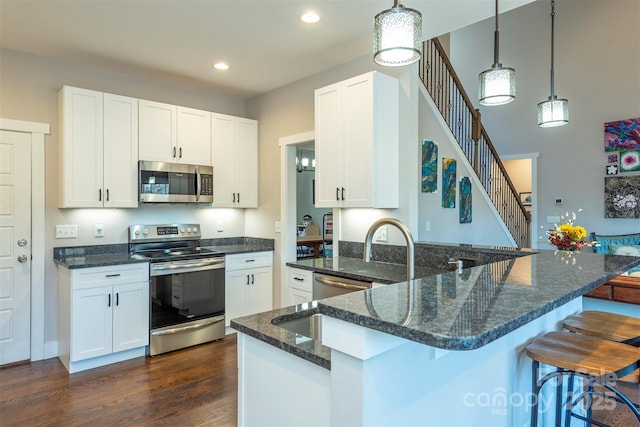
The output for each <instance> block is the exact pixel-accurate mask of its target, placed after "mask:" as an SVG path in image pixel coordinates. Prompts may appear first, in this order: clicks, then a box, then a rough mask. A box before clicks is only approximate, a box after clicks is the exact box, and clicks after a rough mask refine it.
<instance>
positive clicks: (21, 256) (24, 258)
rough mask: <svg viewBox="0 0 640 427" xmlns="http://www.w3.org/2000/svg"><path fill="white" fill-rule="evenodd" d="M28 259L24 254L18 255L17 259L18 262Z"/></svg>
mask: <svg viewBox="0 0 640 427" xmlns="http://www.w3.org/2000/svg"><path fill="white" fill-rule="evenodd" d="M28 259H29V257H28V256H26V255H25V254H22V255H20V256H18V261H19V262H27V260H28Z"/></svg>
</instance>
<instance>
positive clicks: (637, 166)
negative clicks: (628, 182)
mask: <svg viewBox="0 0 640 427" xmlns="http://www.w3.org/2000/svg"><path fill="white" fill-rule="evenodd" d="M634 171H640V150H635V151H621V152H620V172H634Z"/></svg>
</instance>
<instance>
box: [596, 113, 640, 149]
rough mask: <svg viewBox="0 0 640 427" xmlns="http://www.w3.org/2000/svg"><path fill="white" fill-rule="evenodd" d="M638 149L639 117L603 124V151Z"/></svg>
mask: <svg viewBox="0 0 640 427" xmlns="http://www.w3.org/2000/svg"><path fill="white" fill-rule="evenodd" d="M623 150H640V117H638V118H635V119H625V120H618V121H615V122H609V123H605V124H604V151H623Z"/></svg>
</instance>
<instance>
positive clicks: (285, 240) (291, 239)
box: [278, 130, 316, 307]
mask: <svg viewBox="0 0 640 427" xmlns="http://www.w3.org/2000/svg"><path fill="white" fill-rule="evenodd" d="M315 138H316V134H315V131H313V130H311V131H307V132H302V133H298V134H295V135H290V136H285V137H282V138H280V139H279V140H278V144H279V145H280V247H281V248H282V250H281V254H280V306H281V307H286V306H287V274H286V271H287V262H295V261H296V246H297V245H296V198H295V194H296V176H297V172H296V162H295V159H296V146H297V145H299V144H304V143H307V142H311V141H315ZM292 194H293V195H294V197H293V198H292V197H291V196H290V195H292Z"/></svg>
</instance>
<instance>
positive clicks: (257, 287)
mask: <svg viewBox="0 0 640 427" xmlns="http://www.w3.org/2000/svg"><path fill="white" fill-rule="evenodd" d="M247 273H248V275H249V286H248V294H247V300H248V301H247V302H248V304H247V305H248V307H249V310H250V311H249V313H247V314H255V313H261V312H263V311H269V310H271V309H273V301H272V299H273V268H271V267H262V268H252V269H250V270H247Z"/></svg>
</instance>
